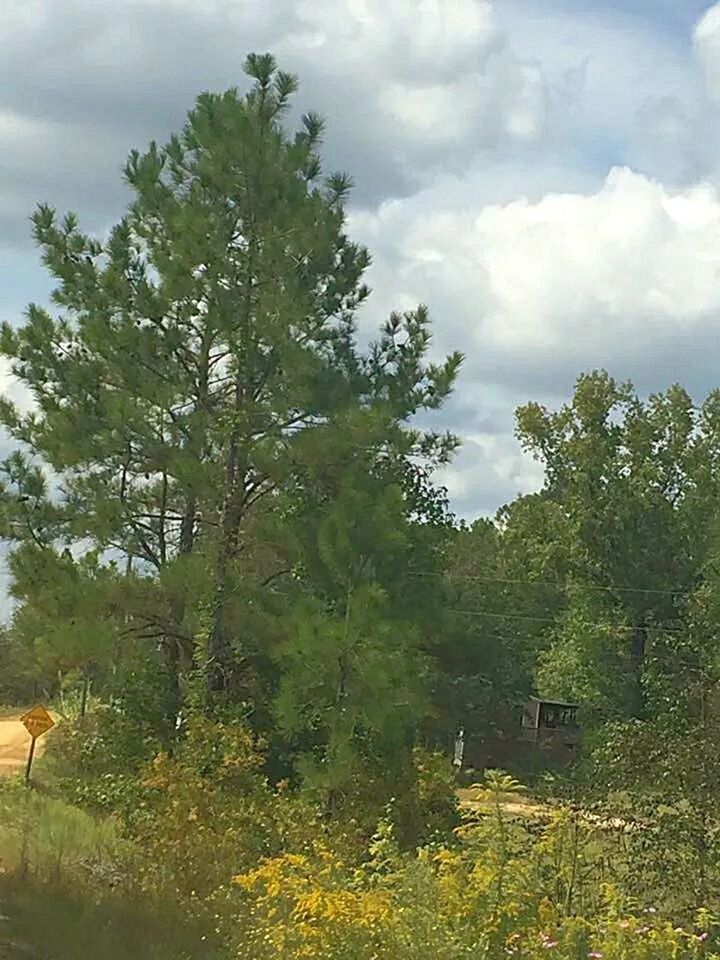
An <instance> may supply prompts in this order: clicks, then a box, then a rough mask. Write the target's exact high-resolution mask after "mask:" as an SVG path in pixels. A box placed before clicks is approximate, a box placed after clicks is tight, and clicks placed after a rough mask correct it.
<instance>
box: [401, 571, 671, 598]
mask: <svg viewBox="0 0 720 960" xmlns="http://www.w3.org/2000/svg"><path fill="white" fill-rule="evenodd" d="M410 575H411V576H413V577H446V578H447V579H448V581H449V582H450V583H453V582H457V581H459V582H461V583H465V582H468V583H470V582H474V583H504V584H510V585H515V586H527V587H550V588H552V589H555V590H561V591H567V590H569V589H570V588H571V587H580V588H582V589H583V590H602V591H607V592H610V593H643V594H657V595H659V596H672V597H675V596H682V595H684V594H686V593H687V592H688V588H687V587H685V588H684V589H677V590H653V589H650V588H643V587H618V586H612V585H601V584H595V583H559V582H557V581H552V580H521V579H519V578H514V577H476V576H473V577H466V576H464V577H457V576H448V574H446V573H441V572H437V571H435V570H431V571H424V570H413V571H410Z"/></svg>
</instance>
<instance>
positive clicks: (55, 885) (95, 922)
mask: <svg viewBox="0 0 720 960" xmlns="http://www.w3.org/2000/svg"><path fill="white" fill-rule="evenodd" d="M134 862H135V852H134V850H133V848H132V847H131V845H130V844H128V843H127V842H126V841H125V840H124V839H123V838H122V837H121V836H120V835H119V833H118V830H117V827H116V825H115V824H114V823H113V821H112V820H110V819H96V818H94V817H91V816H90V815H88V814H87V813H85V812H83V811H81V810H79V809H77V808H76V807H73V806H70V805H69V804H67V803H65V802H64V801H62V800H58V799H56V798H53V797H49V796H47V795H44V794H43V793H42V792H41V791H38V790H27V789H25V788H24V787H23V786H22V785H21V784H20V783H19V782H18V781H7V782H5V783H2V784H0V904H2V909H0V913H2V914H4V915H7V916H8V918H9V919H8V920H7V921H0V923H1V924H2V928H1V933H2V936H5V937H6V940H7V941H8V942H9V941H16V942H20V943H27V944H29V945H31V948H30V951H31V952H29V953H25V954H22V953H17V952H12V951H11V952H9V953H8V954H7V956H8V960H15V958H16V956H17V960H20V958H21V957H22V956H26V957H37V958H38V960H39V958H40V957H42V958H43V960H48V958H52V960H77V957H80V956H85V955H88V956H94V957H102V958H103V960H200V958H203V960H213V958H214V957H218V956H219V954H217V953H213V948H212V947H211V946H210V945H209V941H208V940H204V939H203V938H202V932H201V931H200V930H199V928H198V926H197V925H193V924H190V923H189V922H187V920H186V918H185V917H183V916H181V915H180V912H179V909H178V907H177V906H176V904H175V903H174V902H173V900H172V897H171V896H170V895H169V893H168V896H163V892H162V891H159V892H158V895H157V896H153V897H152V899H151V898H149V897H146V896H143V895H142V894H141V893H140V892H139V891H138V889H137V888H135V887H134V885H133V865H134ZM6 935H7V936H6ZM3 949H5V950H6V952H7V951H8V950H10V948H9V947H7V946H5V947H3V942H2V937H0V960H5V957H4V956H3V952H2V951H3ZM32 951H35V952H34V953H33V952H32Z"/></svg>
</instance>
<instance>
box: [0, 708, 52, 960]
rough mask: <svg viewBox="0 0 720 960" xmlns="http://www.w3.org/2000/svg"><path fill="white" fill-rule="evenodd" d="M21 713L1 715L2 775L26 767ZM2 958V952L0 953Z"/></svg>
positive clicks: (41, 743) (40, 745)
mask: <svg viewBox="0 0 720 960" xmlns="http://www.w3.org/2000/svg"><path fill="white" fill-rule="evenodd" d="M20 716H21V714H16V715H15V716H9V717H0V777H3V776H12V775H13V774H16V773H18V772H19V771H20V770H23V769H24V768H25V764H26V763H27V756H28V750H29V748H30V735H29V734H28V732H27V730H26V729H25V727H24V726H23V725H22V723H21V722H20ZM46 740H47V735H46V736H45V737H40V738H39V739H38V742H37V745H36V748H35V756H36V757H39V756H40V755H41V754H42V752H43V750H44V748H45V742H46ZM0 960H2V954H0Z"/></svg>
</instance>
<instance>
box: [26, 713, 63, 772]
mask: <svg viewBox="0 0 720 960" xmlns="http://www.w3.org/2000/svg"><path fill="white" fill-rule="evenodd" d="M20 722H21V723H22V724H23V726H24V727H25V729H26V730H27V732H28V733H29V734H30V737H31V738H32V739H31V740H30V751H29V753H28V759H27V767H26V768H25V785H26V786H29V785H30V771H31V770H32V762H33V757H34V756H35V741H36V740H37V738H38V737H41V736H42V735H43V734H44V733H47V732H48V730H49V729H50V728H51V727H54V726H55V721H54V720H53V718H52V717H51V716H50V714H49V713H48V712H47V710H46V709H45V707H42V706H37V707H33V708H32V710H29V711H28V712H27V713H26V714H25V715H24V716H22V717H20Z"/></svg>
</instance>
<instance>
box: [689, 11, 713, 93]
mask: <svg viewBox="0 0 720 960" xmlns="http://www.w3.org/2000/svg"><path fill="white" fill-rule="evenodd" d="M693 41H694V45H695V51H696V53H697V56H698V58H699V60H700V63H701V65H702V67H703V69H704V71H705V81H706V84H707V89H708V93H709V94H710V96H711V97H713V98H714V99H715V100H720V3H716V4H714V6H712V7H710V8H709V9H708V10H707V11H706V12H705V14H704V15H703V16H702V17H701V18H700V20H699V21H698V22H697V25H696V27H695V31H694V35H693Z"/></svg>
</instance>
